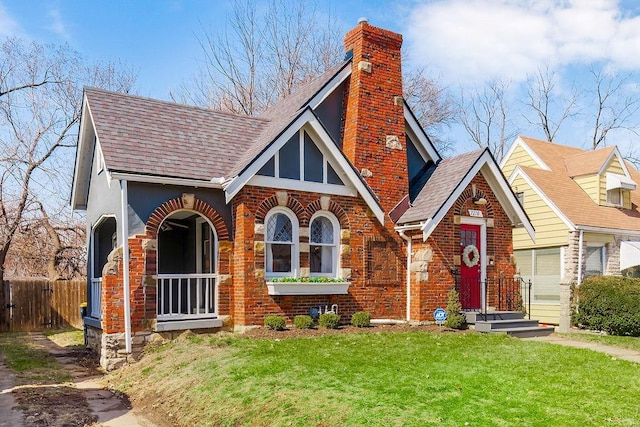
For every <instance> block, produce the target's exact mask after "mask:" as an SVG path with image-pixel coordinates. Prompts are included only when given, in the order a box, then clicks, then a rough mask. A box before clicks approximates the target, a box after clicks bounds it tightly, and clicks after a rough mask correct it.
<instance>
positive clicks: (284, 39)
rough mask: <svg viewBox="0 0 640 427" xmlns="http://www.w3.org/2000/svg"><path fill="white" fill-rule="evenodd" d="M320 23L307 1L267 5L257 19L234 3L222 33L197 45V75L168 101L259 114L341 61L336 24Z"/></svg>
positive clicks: (253, 8)
mask: <svg viewBox="0 0 640 427" xmlns="http://www.w3.org/2000/svg"><path fill="white" fill-rule="evenodd" d="M324 18H325V17H324V16H323V15H321V14H320V13H318V12H317V11H316V9H315V8H314V7H313V5H312V4H311V3H310V2H308V1H300V2H294V3H291V2H286V1H284V0H272V1H271V2H270V3H269V4H268V7H267V8H266V10H264V11H263V12H262V13H261V9H259V8H258V6H257V4H256V3H255V2H253V1H243V0H238V1H235V2H234V3H233V8H232V13H231V15H230V16H229V18H228V20H227V26H226V27H225V29H224V30H223V32H222V33H218V32H216V31H214V30H209V31H208V32H205V33H204V36H203V37H202V38H201V39H200V40H199V42H200V46H201V47H202V51H203V53H204V63H203V64H202V67H201V70H200V73H199V74H198V75H197V76H196V77H195V78H194V81H193V82H188V83H187V84H184V85H183V86H182V87H181V88H180V90H179V91H178V92H177V93H175V94H171V96H172V98H173V99H174V100H177V101H180V102H186V103H193V104H196V105H201V106H206V107H209V108H213V109H219V110H223V111H231V112H234V113H237V114H246V115H249V116H254V115H258V114H260V113H261V112H263V111H264V110H265V109H266V108H268V107H269V106H271V105H273V104H275V103H276V102H278V101H279V100H280V99H282V98H283V97H285V96H287V95H289V94H291V93H292V92H294V91H295V90H296V89H297V88H298V87H299V85H300V84H302V83H305V82H307V81H309V80H310V79H312V78H314V77H316V76H318V75H319V74H321V73H322V72H324V71H325V70H327V69H328V68H330V67H331V66H333V65H335V64H337V63H338V61H339V60H340V59H341V56H342V54H343V52H342V45H341V43H340V39H339V37H338V36H337V34H340V32H338V31H334V27H335V26H337V21H336V20H335V18H333V17H332V16H328V17H326V19H324ZM323 23H325V25H323Z"/></svg>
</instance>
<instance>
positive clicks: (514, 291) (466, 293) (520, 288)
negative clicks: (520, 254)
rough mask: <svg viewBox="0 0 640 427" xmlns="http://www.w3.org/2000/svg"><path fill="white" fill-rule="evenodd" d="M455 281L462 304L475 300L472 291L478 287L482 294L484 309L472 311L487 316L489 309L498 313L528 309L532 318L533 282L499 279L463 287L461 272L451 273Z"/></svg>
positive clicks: (517, 278) (466, 283)
mask: <svg viewBox="0 0 640 427" xmlns="http://www.w3.org/2000/svg"><path fill="white" fill-rule="evenodd" d="M451 272H452V274H453V277H454V280H455V289H456V291H457V292H458V294H459V296H460V302H461V303H462V304H463V308H464V304H465V302H467V303H468V302H470V301H472V300H473V298H472V296H471V294H470V289H471V288H472V285H473V286H477V287H478V288H479V289H480V290H481V292H482V307H474V308H471V310H476V311H478V310H479V311H481V312H482V313H484V314H486V313H487V312H488V309H489V307H493V308H494V309H495V310H497V311H520V310H523V309H525V308H526V312H527V316H528V317H529V318H531V280H528V281H525V280H524V279H522V278H521V277H512V278H508V277H499V278H497V279H490V280H487V281H480V280H479V281H477V282H476V283H475V284H471V283H469V282H468V279H465V280H466V282H465V283H464V286H462V279H461V277H460V274H459V271H457V270H452V271H451ZM476 295H477V294H476Z"/></svg>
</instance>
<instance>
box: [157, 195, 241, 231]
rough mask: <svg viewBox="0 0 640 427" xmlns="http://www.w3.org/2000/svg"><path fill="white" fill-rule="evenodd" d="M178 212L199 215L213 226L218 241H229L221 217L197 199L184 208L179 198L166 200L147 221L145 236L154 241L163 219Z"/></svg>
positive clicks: (181, 199)
mask: <svg viewBox="0 0 640 427" xmlns="http://www.w3.org/2000/svg"><path fill="white" fill-rule="evenodd" d="M178 210H189V211H193V212H197V213H199V214H201V215H202V216H204V217H205V218H207V219H208V220H209V221H211V224H213V227H214V228H215V230H216V234H217V235H218V240H219V241H220V240H230V238H229V230H228V229H227V224H226V223H225V222H224V219H223V218H222V216H221V215H220V214H219V213H218V212H217V211H216V210H215V209H214V208H212V207H211V206H210V205H209V204H208V203H206V202H204V201H202V200H200V199H197V198H194V200H193V206H189V207H186V206H185V204H184V201H183V198H181V197H176V198H175V199H171V200H167V201H166V202H164V203H163V204H161V205H160V206H158V207H157V208H156V210H154V211H153V213H152V214H151V215H150V216H149V219H148V220H147V224H146V230H145V231H146V233H147V235H148V236H149V237H150V238H152V239H156V238H157V237H158V229H159V228H160V224H162V221H164V220H165V218H167V217H168V216H170V215H171V214H172V213H173V212H175V211H178Z"/></svg>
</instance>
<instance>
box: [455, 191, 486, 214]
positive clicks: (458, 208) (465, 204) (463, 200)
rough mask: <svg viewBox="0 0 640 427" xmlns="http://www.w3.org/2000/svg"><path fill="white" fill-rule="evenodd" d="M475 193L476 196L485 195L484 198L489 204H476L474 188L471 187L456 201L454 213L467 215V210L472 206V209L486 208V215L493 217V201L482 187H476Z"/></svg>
mask: <svg viewBox="0 0 640 427" xmlns="http://www.w3.org/2000/svg"><path fill="white" fill-rule="evenodd" d="M475 195H476V197H484V199H485V200H486V201H487V204H486V205H483V206H478V205H476V204H474V203H473V197H474V195H473V190H472V189H471V188H467V189H466V190H464V191H463V192H462V194H460V197H458V200H456V203H455V205H454V210H453V213H454V215H460V216H462V215H466V214H465V210H466V209H469V208H471V209H481V210H482V209H484V210H485V213H486V217H487V218H493V215H494V213H493V205H492V203H491V200H490V198H489V197H487V195H486V194H485V193H484V191H482V190H480V189H476V194H475Z"/></svg>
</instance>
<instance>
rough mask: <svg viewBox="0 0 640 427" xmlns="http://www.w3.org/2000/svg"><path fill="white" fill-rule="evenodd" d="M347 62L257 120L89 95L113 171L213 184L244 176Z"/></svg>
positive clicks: (96, 93)
mask: <svg viewBox="0 0 640 427" xmlns="http://www.w3.org/2000/svg"><path fill="white" fill-rule="evenodd" d="M347 62H348V61H347ZM347 62H344V63H342V64H340V65H338V66H336V67H333V68H331V69H330V70H328V71H327V72H325V73H324V74H322V75H321V76H319V77H318V78H316V79H314V80H312V81H310V82H309V83H307V84H306V85H304V86H303V87H301V88H300V89H299V90H298V91H297V92H296V93H294V94H292V95H291V96H289V97H287V98H285V99H284V100H282V101H281V102H279V103H278V104H276V105H275V106H273V107H272V108H270V109H269V110H268V111H266V112H265V113H264V114H263V115H262V116H260V117H257V118H256V117H248V116H240V115H236V114H231V113H225V112H220V111H213V110H209V109H204V108H199V107H193V106H187V105H181V104H175V103H171V102H165V101H159V100H155V99H150V98H143V97H139V96H133V95H128V94H122V93H116V92H109V91H105V90H101V89H94V88H85V96H86V98H87V101H88V105H89V108H90V111H91V117H92V119H93V123H94V126H95V129H96V135H97V136H98V140H99V141H100V146H101V148H102V152H103V155H104V160H105V163H106V165H107V168H108V169H109V170H110V171H114V172H115V171H118V172H128V173H135V174H143V175H156V176H165V177H174V178H187V179H196V180H206V181H209V180H211V179H213V178H230V177H233V176H235V175H237V174H238V173H240V172H241V171H242V170H243V169H244V168H245V167H246V166H247V165H248V164H250V163H251V161H253V159H254V158H256V157H257V156H258V155H260V153H262V151H263V150H264V149H265V148H266V147H267V146H268V145H269V144H270V143H271V142H272V141H273V140H274V139H275V138H276V137H277V136H278V135H279V134H280V133H281V132H282V131H283V130H284V129H285V128H286V126H287V125H289V124H290V123H291V121H292V120H293V119H294V118H295V117H296V116H297V115H298V114H299V112H300V111H301V109H302V108H303V107H304V106H305V105H306V104H307V103H308V101H309V100H310V99H311V98H312V97H313V96H314V95H315V94H316V93H318V91H319V90H321V89H322V88H323V87H324V86H325V85H326V84H327V83H328V82H329V81H330V80H331V79H332V78H333V77H334V76H335V75H336V73H338V72H339V71H340V70H341V69H342V68H343V67H344V66H345V65H346V64H347Z"/></svg>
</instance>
